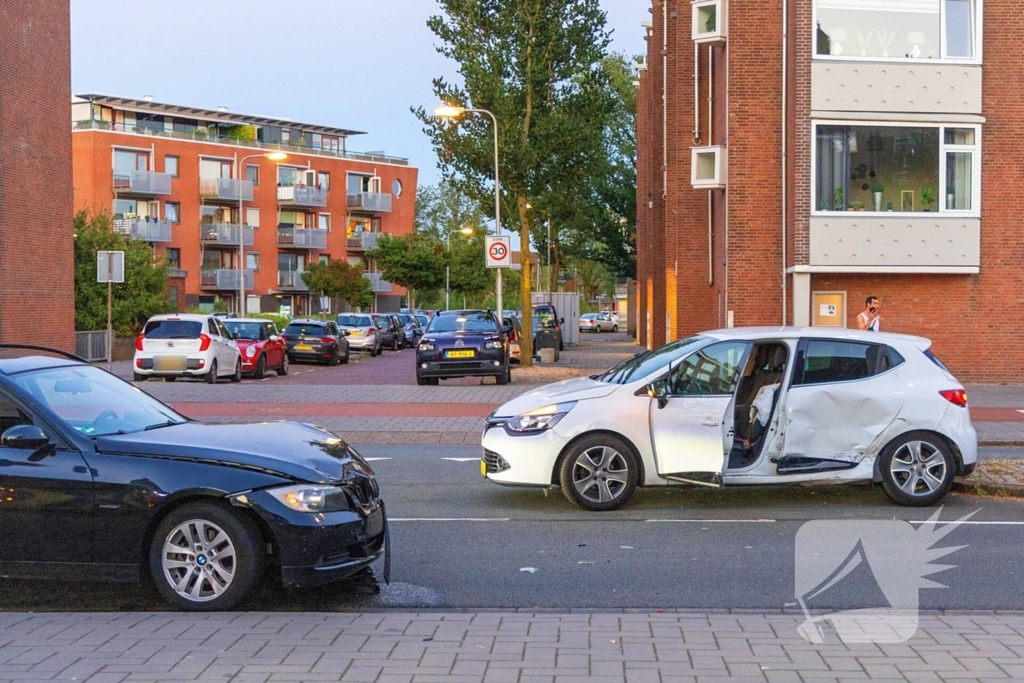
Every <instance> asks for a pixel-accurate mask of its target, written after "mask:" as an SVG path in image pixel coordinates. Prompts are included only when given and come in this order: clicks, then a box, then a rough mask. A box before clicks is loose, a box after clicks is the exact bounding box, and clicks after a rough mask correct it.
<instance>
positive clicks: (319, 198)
mask: <svg viewBox="0 0 1024 683" xmlns="http://www.w3.org/2000/svg"><path fill="white" fill-rule="evenodd" d="M277 201H278V203H279V204H283V205H285V206H310V207H324V206H327V190H326V189H324V188H321V187H310V186H309V185H282V186H281V187H278V188H277Z"/></svg>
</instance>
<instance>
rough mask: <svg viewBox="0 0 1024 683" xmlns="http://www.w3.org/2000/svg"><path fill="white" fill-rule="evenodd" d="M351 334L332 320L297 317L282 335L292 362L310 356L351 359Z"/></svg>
mask: <svg viewBox="0 0 1024 683" xmlns="http://www.w3.org/2000/svg"><path fill="white" fill-rule="evenodd" d="M347 334H348V333H347V332H345V331H344V330H342V329H340V328H339V327H338V325H337V323H335V322H333V321H330V320H293V321H291V322H290V323H288V327H286V328H285V329H284V332H282V333H281V338H282V339H284V343H285V350H286V351H287V353H288V360H289V361H290V362H292V363H295V362H299V361H304V360H306V361H313V362H321V363H325V364H327V365H337V364H338V363H342V364H344V363H348V359H349V348H348V339H347Z"/></svg>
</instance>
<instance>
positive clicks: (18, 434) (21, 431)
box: [0, 425, 50, 450]
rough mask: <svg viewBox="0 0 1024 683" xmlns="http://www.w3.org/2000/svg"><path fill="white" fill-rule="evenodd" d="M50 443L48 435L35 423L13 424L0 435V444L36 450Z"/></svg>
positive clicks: (7, 446) (6, 446) (5, 446)
mask: <svg viewBox="0 0 1024 683" xmlns="http://www.w3.org/2000/svg"><path fill="white" fill-rule="evenodd" d="M48 445H50V437H48V436H46V433H45V432H44V431H43V430H42V429H41V428H39V427H37V426H35V425H15V426H13V427H11V428H10V429H8V430H7V431H6V432H4V433H3V436H0V446H2V447H4V448H22V449H26V450H28V449H31V450H38V449H40V448H42V447H43V446H48Z"/></svg>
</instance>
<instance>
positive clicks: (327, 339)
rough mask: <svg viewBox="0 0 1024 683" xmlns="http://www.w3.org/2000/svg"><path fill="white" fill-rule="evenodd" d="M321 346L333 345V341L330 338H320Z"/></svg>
mask: <svg viewBox="0 0 1024 683" xmlns="http://www.w3.org/2000/svg"><path fill="white" fill-rule="evenodd" d="M320 343H321V344H333V343H334V339H333V338H332V337H320Z"/></svg>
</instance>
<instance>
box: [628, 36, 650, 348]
mask: <svg viewBox="0 0 1024 683" xmlns="http://www.w3.org/2000/svg"><path fill="white" fill-rule="evenodd" d="M653 50H654V46H653V41H652V40H650V39H649V38H648V40H647V63H648V64H650V63H651V61H652V60H653V59H654V58H655V56H656V55H655V54H654V52H653ZM652 78H653V75H652V72H651V71H649V70H648V71H641V72H640V74H639V80H640V86H639V89H638V90H637V96H636V105H637V115H636V138H637V163H636V282H637V285H636V291H637V309H638V311H630V315H631V316H635V317H636V330H637V332H636V334H637V341H638V342H639V343H640V345H641V346H644V347H646V346H647V343H648V339H647V321H648V317H649V315H650V310H649V308H650V298H649V293H648V287H649V285H650V270H651V229H652V225H651V218H652V211H651V209H650V208H648V202H651V201H653V200H654V192H653V188H652V187H651V179H652V175H653V171H654V169H653V160H652V156H653V153H654V152H653V150H652V149H651V126H652V120H651V116H652V111H653V109H654V104H653V100H652V97H653V90H652V88H651V79H652Z"/></svg>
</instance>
